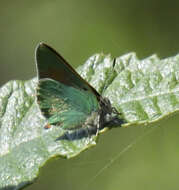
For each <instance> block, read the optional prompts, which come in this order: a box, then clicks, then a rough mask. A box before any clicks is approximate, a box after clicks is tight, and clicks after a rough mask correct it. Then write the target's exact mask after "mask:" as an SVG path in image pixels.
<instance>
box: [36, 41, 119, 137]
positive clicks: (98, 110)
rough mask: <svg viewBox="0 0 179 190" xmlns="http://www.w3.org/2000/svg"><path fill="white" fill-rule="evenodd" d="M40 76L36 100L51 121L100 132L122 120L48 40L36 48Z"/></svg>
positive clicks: (63, 126)
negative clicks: (49, 44) (47, 42)
mask: <svg viewBox="0 0 179 190" xmlns="http://www.w3.org/2000/svg"><path fill="white" fill-rule="evenodd" d="M36 66H37V76H38V87H37V102H38V105H39V107H40V110H41V112H42V114H43V115H44V116H45V118H47V122H48V124H47V125H46V126H45V128H47V129H48V128H50V126H51V125H55V126H59V127H61V128H63V129H65V130H77V129H85V130H88V131H90V130H91V131H93V132H94V131H95V133H96V134H97V132H98V131H99V130H101V129H103V128H105V127H107V126H110V125H112V126H114V125H115V126H119V125H121V123H123V120H122V119H120V118H119V115H120V114H119V113H118V112H117V110H116V109H115V108H113V107H112V106H111V103H110V101H109V99H107V98H104V97H102V96H101V95H100V94H99V93H98V92H97V91H96V90H95V89H94V88H93V87H92V86H91V85H90V84H88V83H87V82H86V81H85V80H84V79H83V78H82V77H81V76H80V75H79V74H78V73H77V72H76V71H75V70H74V69H73V68H72V66H70V65H69V64H68V63H67V61H65V59H64V58H63V57H62V56H61V55H60V54H59V53H57V52H56V51H55V50H54V49H52V48H51V47H50V46H48V45H47V44H45V43H40V44H39V45H38V46H37V48H36Z"/></svg>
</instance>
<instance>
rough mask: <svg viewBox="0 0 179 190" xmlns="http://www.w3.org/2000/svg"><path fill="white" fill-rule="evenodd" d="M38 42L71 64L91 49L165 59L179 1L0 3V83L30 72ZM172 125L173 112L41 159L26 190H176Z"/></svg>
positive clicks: (172, 48) (174, 38)
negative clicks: (75, 151)
mask: <svg viewBox="0 0 179 190" xmlns="http://www.w3.org/2000/svg"><path fill="white" fill-rule="evenodd" d="M40 41H44V42H46V43H47V44H49V45H51V46H52V47H54V48H55V49H56V50H57V51H59V52H60V53H61V54H62V55H63V56H64V57H65V59H67V60H68V61H69V62H70V64H72V65H73V66H78V65H79V64H82V63H84V61H85V60H86V59H87V58H88V57H89V56H91V55H92V54H94V53H98V52H104V53H107V54H108V53H110V54H111V55H112V56H113V57H116V56H120V55H122V54H124V53H127V52H131V51H134V52H136V53H137V55H138V57H139V58H141V59H142V58H145V57H147V56H150V55H151V54H153V53H157V54H158V55H159V57H161V58H164V57H168V56H173V55H175V54H177V53H179V1H177V0H176V1H172V0H170V1H169V0H166V1H164V0H131V1H129V0H110V1H107V0H101V1H97V0H86V1H84V0H83V1H82V0H76V1H74V0H66V1H65V0H56V1H55V0H43V1H42V0H37V1H27V0H24V1H22V0H21V1H20V0H16V1H9V0H7V1H2V0H0V45H1V46H0V85H3V84H4V83H5V82H7V81H9V80H12V79H25V80H26V79H30V78H32V77H34V76H35V75H36V71H35V63H34V49H35V47H36V45H37V44H38V43H39V42H40ZM178 123H179V118H178V117H177V115H175V116H173V117H172V118H169V119H166V120H164V121H163V122H162V123H161V124H160V126H159V125H156V128H155V129H154V130H152V131H150V130H151V128H149V127H136V128H132V127H131V128H127V129H113V130H111V131H108V132H107V133H105V134H103V135H101V136H100V138H99V143H98V144H97V146H96V147H94V148H91V149H89V150H87V151H86V152H83V153H82V154H80V155H79V156H77V157H76V158H73V159H70V160H65V159H60V158H57V159H55V160H51V161H49V162H48V164H46V165H45V167H43V168H42V169H41V170H40V176H39V178H38V179H37V180H36V182H35V183H34V184H33V185H31V186H28V187H27V188H26V189H27V190H35V189H38V190H40V189H43V190H49V189H51V190H57V189H58V190H60V189H65V190H81V189H83V190H85V189H93V190H99V189H103V190H119V189H125V190H131V189H133V190H143V189H145V190H151V189H152V190H155V189H156V190H158V189H162V190H171V189H172V190H175V189H176V190H178V189H179V183H178V179H179V172H178V171H179V162H178V160H179V138H178V136H179V128H178ZM146 134H147V135H146ZM142 137H143V138H142ZM136 139H140V140H139V141H138V142H137V143H136V144H135V145H134V146H132V148H131V149H129V150H128V151H127V152H126V153H124V154H122V155H121V156H120V153H121V151H123V150H124V149H125V148H126V147H127V146H128V145H129V144H131V143H133V142H135V141H136ZM110 163H111V164H110ZM99 171H101V173H100V175H98V176H97V177H96V178H94V176H95V175H96V174H97V173H98V172H99Z"/></svg>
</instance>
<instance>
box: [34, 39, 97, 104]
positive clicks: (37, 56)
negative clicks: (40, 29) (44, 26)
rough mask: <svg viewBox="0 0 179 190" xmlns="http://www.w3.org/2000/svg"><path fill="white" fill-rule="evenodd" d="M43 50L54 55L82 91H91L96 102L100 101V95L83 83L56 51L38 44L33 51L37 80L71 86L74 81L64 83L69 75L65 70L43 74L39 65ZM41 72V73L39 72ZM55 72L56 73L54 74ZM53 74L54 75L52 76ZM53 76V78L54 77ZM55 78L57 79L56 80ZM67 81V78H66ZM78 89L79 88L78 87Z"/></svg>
mask: <svg viewBox="0 0 179 190" xmlns="http://www.w3.org/2000/svg"><path fill="white" fill-rule="evenodd" d="M43 50H49V52H50V53H52V54H54V57H56V58H57V59H58V60H59V61H58V62H59V64H63V65H64V68H67V69H68V71H69V72H70V74H71V73H72V75H73V77H74V78H75V77H77V78H78V81H79V82H80V83H81V84H83V90H90V91H92V93H93V94H95V96H96V97H97V99H98V101H100V94H99V93H98V92H97V91H96V90H95V89H94V88H93V87H92V86H91V85H90V84H89V83H88V82H87V81H85V80H84V79H83V78H82V77H81V76H80V75H79V74H78V73H77V72H76V71H75V70H74V69H73V67H72V66H71V65H70V64H68V63H67V61H66V60H65V59H64V58H63V57H62V56H61V55H60V54H59V53H58V52H57V51H56V50H54V49H53V48H52V47H50V46H49V45H47V44H45V43H43V42H40V43H39V44H38V45H37V47H36V51H35V62H36V68H37V76H38V80H40V79H45V78H51V79H54V80H57V81H59V82H62V83H64V84H66V83H68V85H72V86H74V85H73V83H75V81H74V80H72V81H70V80H68V81H66V78H65V77H66V75H68V74H69V72H66V71H65V70H63V71H58V69H54V70H53V72H50V71H48V72H43V69H41V68H42V67H43V66H42V64H43V63H42V64H41V62H42V61H40V60H39V59H40V57H41V56H43V53H44V52H43ZM41 70H42V71H41ZM55 72H56V73H55ZM60 72H61V74H63V75H62V77H61V78H60V75H59V73H60ZM54 73H55V74H54ZM54 75H55V77H54ZM56 78H57V79H56ZM58 78H59V79H58ZM67 79H68V77H67ZM78 85H79V83H76V86H78ZM74 87H75V86H74ZM79 88H81V87H80V86H79Z"/></svg>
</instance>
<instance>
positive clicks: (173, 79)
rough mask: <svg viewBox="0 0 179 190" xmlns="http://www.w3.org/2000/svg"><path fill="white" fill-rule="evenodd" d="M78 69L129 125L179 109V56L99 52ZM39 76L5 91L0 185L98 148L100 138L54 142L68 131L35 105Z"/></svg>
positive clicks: (0, 96)
mask: <svg viewBox="0 0 179 190" xmlns="http://www.w3.org/2000/svg"><path fill="white" fill-rule="evenodd" d="M77 71H78V72H79V73H80V74H81V76H82V77H83V78H84V79H86V80H87V81H88V82H89V83H90V84H91V85H92V86H93V87H94V88H96V89H97V91H98V92H99V93H101V94H102V95H103V96H106V97H108V98H109V99H110V101H111V103H112V105H113V106H114V107H115V108H116V109H117V110H118V111H120V112H121V113H122V115H123V117H124V118H125V119H126V121H127V123H126V124H124V125H123V126H124V127H125V126H128V125H133V124H135V125H136V124H148V123H152V122H156V121H158V120H159V119H162V118H163V117H165V116H167V115H170V114H171V113H174V112H176V111H178V109H179V96H178V94H179V56H176V57H173V58H169V59H165V60H159V59H158V58H157V57H156V56H155V55H154V56H151V57H149V58H147V59H145V60H142V61H140V60H138V59H137V58H136V56H135V54H133V53H131V54H127V55H124V56H122V57H119V58H117V59H116V62H115V63H114V62H113V59H112V58H111V57H110V56H106V55H103V54H96V55H94V56H92V57H91V58H89V60H88V61H87V62H86V63H85V64H84V65H83V66H80V67H79V68H78V69H77ZM36 86H37V80H36V79H32V80H30V81H26V82H23V81H10V82H9V83H7V84H5V85H4V86H3V87H2V88H1V89H0V189H3V188H4V189H20V188H22V187H23V186H25V185H27V184H29V183H32V182H33V180H34V179H35V178H36V177H37V175H38V172H39V168H40V167H42V166H43V165H44V163H45V162H46V161H47V160H49V159H50V158H52V157H55V156H63V157H67V158H71V157H73V156H76V155H77V154H79V153H80V152H81V151H83V150H85V149H87V148H89V147H91V146H94V145H95V144H96V142H95V140H96V137H95V136H92V137H88V136H85V137H84V138H81V139H74V140H65V139H63V140H60V141H55V139H56V138H57V137H59V136H60V135H61V134H64V132H65V131H64V130H62V129H61V128H59V127H55V126H53V127H52V128H50V129H48V130H45V129H44V126H45V125H46V119H45V118H44V117H43V116H42V114H41V112H40V110H39V107H38V104H37V103H36V94H35V89H36Z"/></svg>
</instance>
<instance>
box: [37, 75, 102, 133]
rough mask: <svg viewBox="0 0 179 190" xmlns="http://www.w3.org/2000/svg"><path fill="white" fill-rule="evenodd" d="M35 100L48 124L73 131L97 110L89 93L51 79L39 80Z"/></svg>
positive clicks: (92, 96)
mask: <svg viewBox="0 0 179 190" xmlns="http://www.w3.org/2000/svg"><path fill="white" fill-rule="evenodd" d="M37 99H38V104H39V106H40V109H41V111H42V113H43V114H44V116H45V117H46V118H47V119H48V123H49V124H54V125H58V126H61V127H63V128H64V129H73V128H79V127H82V124H83V123H84V122H85V121H86V119H87V117H88V116H90V114H91V113H92V112H94V111H97V110H98V109H99V103H98V100H97V97H96V96H95V95H94V94H93V93H91V92H90V91H85V90H83V89H78V88H74V87H72V86H67V85H64V84H62V83H60V82H58V81H56V80H53V79H41V80H39V84H38V88H37Z"/></svg>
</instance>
